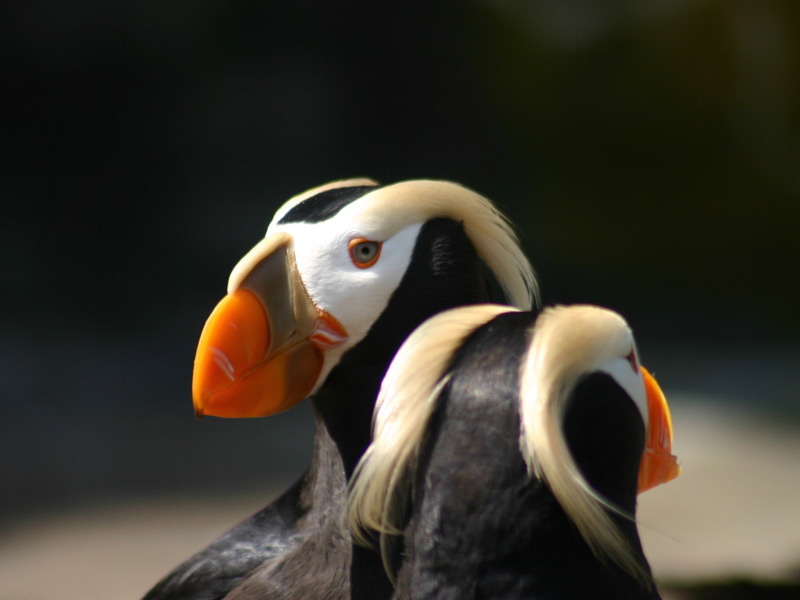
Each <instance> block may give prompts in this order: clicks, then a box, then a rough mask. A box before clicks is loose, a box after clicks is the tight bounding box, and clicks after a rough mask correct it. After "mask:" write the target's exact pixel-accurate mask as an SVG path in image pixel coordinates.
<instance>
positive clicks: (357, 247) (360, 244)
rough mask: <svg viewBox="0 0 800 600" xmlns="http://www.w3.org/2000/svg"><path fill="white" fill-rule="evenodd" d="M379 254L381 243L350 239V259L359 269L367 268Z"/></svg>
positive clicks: (376, 259) (376, 260)
mask: <svg viewBox="0 0 800 600" xmlns="http://www.w3.org/2000/svg"><path fill="white" fill-rule="evenodd" d="M380 255H381V243H380V242H373V241H371V240H366V239H364V238H354V239H352V240H350V260H352V261H353V264H354V265H355V266H357V267H358V268H359V269H367V268H369V267H371V266H372V265H374V264H375V263H376V262H378V257H379V256H380Z"/></svg>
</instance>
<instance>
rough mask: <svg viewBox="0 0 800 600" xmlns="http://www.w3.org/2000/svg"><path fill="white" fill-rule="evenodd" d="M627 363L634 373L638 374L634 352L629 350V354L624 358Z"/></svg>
mask: <svg viewBox="0 0 800 600" xmlns="http://www.w3.org/2000/svg"><path fill="white" fill-rule="evenodd" d="M625 359H626V360H627V361H628V363H629V364H630V365H631V369H633V372H634V373H639V365H638V364H637V363H636V352H635V351H634V350H631V353H630V354H628V356H626V357H625Z"/></svg>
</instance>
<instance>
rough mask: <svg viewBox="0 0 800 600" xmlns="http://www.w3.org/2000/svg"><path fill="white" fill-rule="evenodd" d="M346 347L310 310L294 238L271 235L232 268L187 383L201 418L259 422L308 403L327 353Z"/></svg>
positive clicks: (334, 324) (320, 314)
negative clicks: (295, 260)
mask: <svg viewBox="0 0 800 600" xmlns="http://www.w3.org/2000/svg"><path fill="white" fill-rule="evenodd" d="M346 340H347V333H346V332H345V330H344V328H342V326H341V325H340V324H339V323H338V321H336V319H334V318H333V317H332V316H331V315H329V314H328V313H326V312H325V311H323V310H321V309H318V308H316V307H315V306H314V304H313V302H312V301H311V299H310V298H309V297H308V294H307V293H306V291H305V288H304V286H303V283H302V281H301V280H300V277H299V275H298V274H297V269H296V268H295V265H294V254H293V252H292V238H291V237H290V236H289V235H287V234H284V233H279V234H275V235H271V236H269V237H267V238H265V239H264V240H262V241H261V242H259V243H258V244H257V245H256V246H255V248H253V249H252V250H251V251H250V252H249V253H248V254H247V255H246V256H245V257H244V258H243V259H242V260H241V261H239V264H238V265H237V266H236V267H235V268H234V270H233V272H232V273H231V278H230V281H229V283H228V295H227V296H225V297H224V298H223V299H222V300H221V301H220V303H219V304H217V306H216V308H215V309H214V310H213V312H212V313H211V316H209V318H208V320H207V321H206V324H205V327H204V328H203V332H202V333H201V334H200V341H199V343H198V345H197V354H196V355H195V360H194V373H193V376H192V399H193V401H194V409H195V413H196V414H197V416H198V417H201V416H203V415H213V416H216V417H229V418H238V417H264V416H269V415H273V414H276V413H279V412H282V411H284V410H287V409H289V408H291V407H292V406H294V405H295V404H297V403H298V402H300V401H301V400H302V399H303V398H305V397H306V396H307V395H308V394H309V393H310V392H311V390H312V389H313V388H314V385H315V384H316V382H317V379H318V378H319V374H320V371H321V370H322V364H323V360H324V352H325V350H327V349H329V348H333V347H336V346H338V345H340V344H342V343H344V342H345V341H346Z"/></svg>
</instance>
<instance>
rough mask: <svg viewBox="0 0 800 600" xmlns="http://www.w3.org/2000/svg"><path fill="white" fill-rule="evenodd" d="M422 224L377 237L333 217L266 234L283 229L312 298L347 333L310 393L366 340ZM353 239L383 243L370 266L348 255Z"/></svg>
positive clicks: (399, 277) (397, 281)
mask: <svg viewBox="0 0 800 600" xmlns="http://www.w3.org/2000/svg"><path fill="white" fill-rule="evenodd" d="M340 216H341V215H340ZM421 227H422V224H421V223H415V224H413V225H409V226H408V227H405V228H404V229H402V230H400V231H399V232H397V233H396V234H394V235H392V236H391V237H390V238H388V239H386V240H381V239H376V238H375V237H373V236H371V235H370V232H369V231H364V230H359V229H357V228H356V227H354V224H353V223H349V222H347V221H346V220H345V219H341V218H336V217H334V218H332V219H329V220H326V221H323V222H320V223H288V224H285V225H273V226H270V229H269V231H268V233H275V232H277V231H285V232H286V233H288V234H290V235H291V236H292V237H293V238H294V254H295V260H296V263H297V269H298V271H299V273H300V277H301V278H302V280H303V283H304V285H305V287H306V291H307V292H308V294H309V296H310V297H311V300H312V301H313V302H314V304H315V305H316V306H317V307H318V308H321V309H323V310H325V311H326V312H328V313H330V314H331V315H332V316H333V317H335V318H336V319H337V320H338V321H339V323H341V324H342V326H343V327H344V328H345V330H346V331H347V335H348V340H347V342H346V343H345V344H343V345H342V346H340V347H338V348H335V349H333V350H330V351H328V352H326V354H325V362H324V364H323V369H322V373H321V374H320V377H319V379H318V380H317V382H318V383H317V386H316V387H315V389H314V390H313V391H316V389H317V388H318V387H319V386H320V385H321V383H322V382H324V381H325V378H326V377H327V375H328V373H329V372H330V370H331V369H332V368H333V367H334V366H335V365H336V364H337V363H338V362H339V360H340V359H341V356H342V354H344V352H346V351H347V350H348V349H350V348H352V347H353V346H354V345H355V344H357V343H358V342H360V341H361V340H362V339H364V337H365V336H366V335H367V333H368V332H369V330H370V328H371V327H372V325H373V323H375V321H376V320H377V319H378V317H379V316H380V315H381V313H382V312H383V311H384V310H385V309H386V305H387V304H388V303H389V299H390V298H391V296H392V294H393V293H394V291H395V290H396V289H397V287H398V286H399V285H400V281H401V280H402V278H403V275H405V272H406V270H407V269H408V265H409V263H410V262H411V255H412V252H413V250H414V244H415V243H416V239H417V236H418V234H419V230H420V229H421ZM356 237H362V238H365V239H368V240H374V241H379V242H383V244H382V248H381V254H380V257H379V258H378V260H377V262H376V263H375V264H374V265H373V266H371V267H368V268H366V269H363V268H359V267H356V266H355V265H354V264H353V262H352V260H351V259H350V251H349V242H350V240H351V239H353V238H356ZM312 393H313V392H312Z"/></svg>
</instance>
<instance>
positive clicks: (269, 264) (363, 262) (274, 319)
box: [145, 179, 536, 600]
mask: <svg viewBox="0 0 800 600" xmlns="http://www.w3.org/2000/svg"><path fill="white" fill-rule="evenodd" d="M535 295H536V279H535V276H534V273H533V269H532V268H531V265H530V263H529V262H528V260H527V259H526V258H525V255H524V254H523V252H522V250H521V249H520V247H519V244H518V243H517V239H516V235H515V233H514V231H513V229H512V227H511V225H510V223H509V222H508V220H507V219H506V218H505V217H504V216H503V215H502V214H501V213H500V212H499V211H498V210H497V208H496V207H495V206H494V205H493V204H492V203H491V202H490V201H489V200H487V199H486V198H484V197H483V196H481V195H479V194H477V193H475V192H473V191H472V190H469V189H467V188H465V187H463V186H461V185H458V184H455V183H451V182H447V181H433V180H413V181H403V182H399V183H395V184H391V185H383V186H382V185H378V184H377V183H376V182H375V181H372V180H369V179H350V180H344V181H337V182H333V183H329V184H326V185H324V186H320V187H317V188H314V189H312V190H309V191H307V192H305V193H303V194H300V195H298V196H296V197H294V198H292V199H290V200H289V201H288V202H286V203H285V204H284V205H283V206H282V207H281V208H280V209H279V210H278V211H277V213H276V214H275V216H274V218H273V219H272V222H271V223H270V225H269V227H268V229H267V234H266V236H265V237H264V239H262V240H261V241H259V242H258V243H257V244H256V245H255V246H254V247H253V249H252V250H251V251H250V252H248V253H247V255H245V256H244V257H243V258H242V259H241V260H240V261H239V263H238V264H237V266H236V267H235V268H234V269H233V271H232V273H231V276H230V279H229V282H228V295H227V296H225V297H224V298H223V299H222V300H221V301H220V303H219V304H218V305H217V307H216V308H215V309H214V311H213V312H212V314H211V316H210V317H209V318H208V321H207V322H206V325H205V327H204V329H203V332H202V334H201V336H200V340H199V342H198V348H197V355H196V358H195V369H194V376H193V383H192V394H193V400H194V407H195V412H196V413H197V415H198V416H200V415H212V416H219V417H229V418H231V417H233V418H238V417H262V416H269V415H272V414H275V413H278V412H281V411H284V410H288V409H289V408H291V407H292V406H293V405H295V404H297V403H298V402H300V401H301V400H303V398H306V397H308V398H310V401H311V405H312V407H313V410H314V416H315V423H316V433H315V438H314V451H313V455H312V460H311V465H310V466H309V469H308V471H307V472H306V473H305V474H304V475H303V476H302V477H301V478H300V479H299V480H298V481H297V483H295V484H294V485H293V486H292V487H291V488H290V489H289V490H287V491H286V492H285V493H284V494H283V495H281V496H280V497H279V498H278V499H277V500H275V501H274V502H272V503H271V504H269V505H268V506H267V507H265V508H264V509H262V510H261V511H259V512H258V513H256V514H255V515H253V516H251V517H249V518H248V519H245V520H244V521H242V522H241V523H240V524H239V525H237V526H235V527H234V528H233V529H231V530H230V531H229V532H227V533H226V534H224V535H223V536H222V537H220V538H219V539H217V540H216V541H214V542H213V543H212V544H211V545H209V546H208V547H207V548H205V549H203V550H200V551H199V552H197V553H196V554H195V555H194V556H191V557H189V558H188V559H186V560H185V561H184V562H183V563H182V564H180V565H178V566H177V567H176V568H175V569H173V570H172V572H171V573H169V574H168V575H166V576H165V577H164V578H163V579H162V580H161V581H160V582H159V583H157V584H156V585H155V586H154V587H153V589H151V590H150V592H149V593H148V594H147V595H146V596H145V600H218V599H221V598H225V599H227V600H254V599H263V598H270V599H295V598H297V599H300V598H302V599H303V600H312V599H319V600H334V599H345V598H347V599H353V598H365V599H369V600H377V599H379V598H382V597H389V596H391V594H392V587H391V585H390V583H389V581H388V579H386V575H385V574H384V570H383V566H382V564H381V560H380V557H379V556H378V555H377V554H376V553H375V552H373V551H371V550H368V549H365V548H362V547H353V544H352V540H351V537H350V535H349V533H347V532H346V531H344V530H343V529H342V527H341V524H342V517H343V515H344V512H345V510H346V504H347V481H348V479H349V478H350V476H351V475H352V473H353V469H355V466H356V464H357V463H358V460H359V459H360V458H361V455H362V453H363V451H364V450H365V449H366V447H367V446H368V445H369V442H370V423H371V418H372V413H373V408H374V405H375V399H376V398H377V396H378V390H379V388H380V382H381V380H382V379H383V377H384V375H385V374H386V370H387V368H388V366H389V363H390V362H391V360H392V357H393V356H394V355H395V353H396V352H397V350H398V348H399V347H400V345H401V344H402V343H403V341H404V340H405V339H406V338H407V337H408V336H409V335H410V333H411V332H412V331H413V330H414V329H415V328H416V327H417V326H418V325H419V324H420V323H422V322H423V321H425V320H426V319H428V318H429V317H431V316H433V315H435V314H437V313H439V312H441V311H443V310H446V309H449V308H453V307H455V306H460V305H465V304H474V303H481V302H507V303H509V304H512V305H514V306H518V307H520V308H526V309H530V308H531V307H532V305H533V303H534V298H535Z"/></svg>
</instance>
